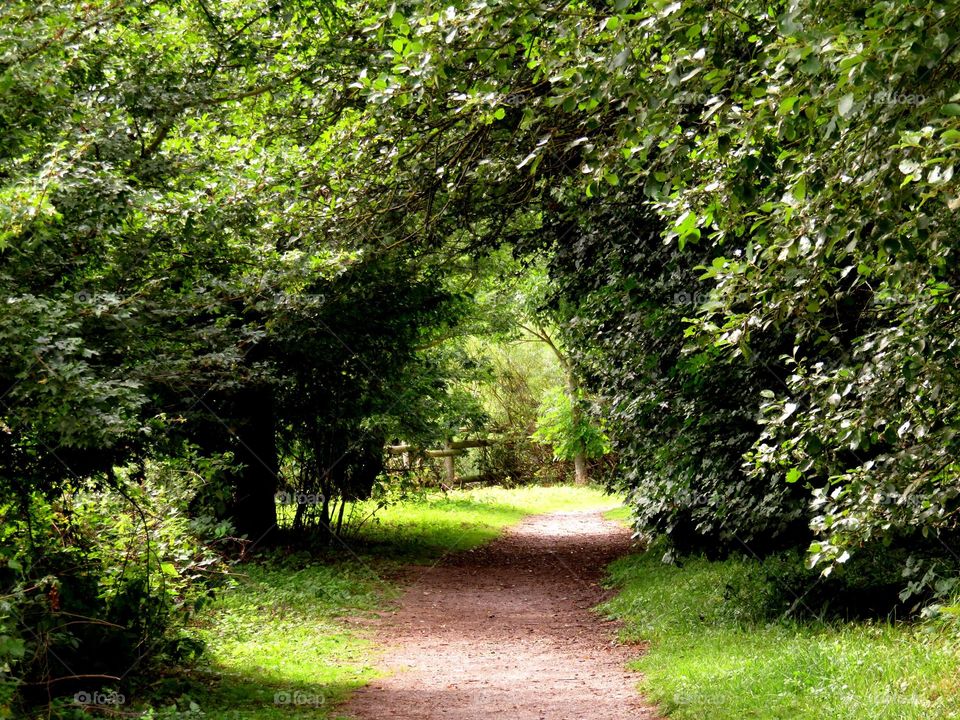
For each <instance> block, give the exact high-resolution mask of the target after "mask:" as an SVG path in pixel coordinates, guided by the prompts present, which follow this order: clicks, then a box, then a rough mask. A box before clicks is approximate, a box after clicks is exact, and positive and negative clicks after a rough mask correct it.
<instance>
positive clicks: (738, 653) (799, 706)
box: [603, 553, 960, 720]
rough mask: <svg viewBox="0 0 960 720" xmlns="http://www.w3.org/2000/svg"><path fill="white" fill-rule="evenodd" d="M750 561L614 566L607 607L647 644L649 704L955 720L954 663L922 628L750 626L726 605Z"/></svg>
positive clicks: (678, 711)
mask: <svg viewBox="0 0 960 720" xmlns="http://www.w3.org/2000/svg"><path fill="white" fill-rule="evenodd" d="M751 562H753V561H752V560H744V559H730V560H726V561H722V562H710V561H707V560H705V559H699V558H693V559H687V560H685V561H684V562H683V564H682V567H677V566H673V565H664V564H663V563H662V562H661V561H660V553H647V554H644V555H635V556H631V557H628V558H624V559H622V560H620V561H618V562H616V563H614V564H613V566H612V568H611V571H612V578H613V580H614V582H615V583H616V584H617V585H618V586H621V587H622V590H621V592H620V594H619V595H618V596H617V597H615V598H614V599H612V600H611V601H609V602H608V603H607V604H606V605H604V606H603V610H604V611H605V612H607V613H609V614H610V615H613V616H616V617H618V618H621V619H623V620H624V621H625V622H626V628H625V630H624V634H625V636H626V637H627V638H628V639H632V640H644V641H649V643H650V646H649V650H648V652H647V654H645V655H644V656H643V657H642V658H640V659H639V660H638V661H637V662H636V667H637V669H639V670H640V671H642V672H643V674H644V681H643V684H642V689H643V691H644V692H645V693H646V694H647V696H648V697H649V698H650V699H651V700H653V701H655V702H657V703H658V704H659V705H660V708H661V710H662V711H663V712H664V713H666V714H667V715H668V716H669V717H671V718H680V719H682V720H702V719H703V718H710V720H740V719H742V718H755V719H757V720H781V719H783V720H787V719H789V720H794V719H797V720H804V719H809V720H823V719H825V718H829V719H830V720H863V719H865V718H870V720H941V719H944V720H945V719H946V718H957V717H960V693H958V692H957V688H958V680H960V653H958V648H957V647H956V645H955V643H954V642H953V641H952V639H951V638H950V637H949V636H948V635H946V634H944V633H942V632H938V631H935V630H934V629H933V628H931V627H928V626H923V625H910V624H890V623H885V622H875V623H852V622H849V623H844V622H835V623H819V622H808V623H807V622H800V621H792V620H785V619H784V620H779V621H774V622H769V621H764V620H761V619H758V618H755V617H753V616H752V615H751V613H750V611H749V610H747V609H744V608H742V607H738V606H736V605H734V604H733V603H731V601H730V600H728V599H727V598H726V597H725V588H726V587H727V586H728V584H730V583H731V582H733V581H734V580H735V579H736V578H738V577H739V576H741V575H742V574H743V573H744V571H745V569H746V567H747V565H748V564H749V563H751Z"/></svg>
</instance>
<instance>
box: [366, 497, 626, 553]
mask: <svg viewBox="0 0 960 720" xmlns="http://www.w3.org/2000/svg"><path fill="white" fill-rule="evenodd" d="M616 504H617V500H615V499H614V498H611V497H610V496H609V495H605V494H604V493H603V492H601V491H600V490H597V489H596V488H593V487H574V486H570V485H556V486H550V487H541V486H527V487H519V488H510V489H507V488H500V487H487V488H478V489H475V490H462V491H460V490H457V491H453V492H450V493H447V494H446V495H444V494H440V493H435V494H430V495H427V496H425V497H423V498H420V499H419V500H413V501H407V502H401V503H398V504H395V505H391V506H389V507H387V508H384V509H383V510H381V511H380V512H379V513H377V515H376V517H375V518H374V520H372V521H370V522H368V523H367V524H366V525H364V526H363V528H362V533H361V537H362V539H363V540H364V541H365V542H366V543H369V544H370V545H369V547H368V552H370V553H372V554H375V555H376V556H377V557H379V558H384V557H389V558H397V559H403V560H405V561H407V562H429V561H431V560H434V559H435V558H437V557H438V556H441V555H444V554H445V553H448V552H456V551H461V550H466V549H468V548H471V547H476V546H477V545H480V544H482V543H485V542H488V541H490V540H492V539H493V538H495V537H496V536H497V535H499V534H500V532H501V531H502V530H503V529H504V528H505V527H508V526H510V525H513V524H515V523H518V522H520V520H522V519H523V518H524V517H526V516H527V515H531V514H534V513H548V512H562V511H568V510H602V509H606V508H609V507H611V506H613V505H616Z"/></svg>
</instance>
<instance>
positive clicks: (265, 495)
mask: <svg viewBox="0 0 960 720" xmlns="http://www.w3.org/2000/svg"><path fill="white" fill-rule="evenodd" d="M236 410H237V412H236V417H237V425H236V429H235V430H234V433H233V439H234V442H233V451H234V454H235V457H236V460H237V462H238V463H240V464H242V466H243V467H242V468H241V469H240V471H239V472H238V474H237V475H236V477H235V485H234V502H233V512H232V518H233V522H234V525H235V527H236V530H237V533H239V534H240V535H246V536H247V538H249V539H250V540H252V541H253V543H254V544H255V545H256V544H257V543H261V542H263V541H264V540H265V539H266V538H267V537H268V536H269V535H270V534H271V533H272V532H273V531H274V530H275V529H276V527H277V505H276V498H275V496H276V492H277V473H278V472H279V464H278V460H277V439H276V434H275V428H274V419H273V398H272V396H271V394H270V392H269V390H266V389H251V390H247V391H244V392H243V393H241V395H240V396H239V397H237V398H236Z"/></svg>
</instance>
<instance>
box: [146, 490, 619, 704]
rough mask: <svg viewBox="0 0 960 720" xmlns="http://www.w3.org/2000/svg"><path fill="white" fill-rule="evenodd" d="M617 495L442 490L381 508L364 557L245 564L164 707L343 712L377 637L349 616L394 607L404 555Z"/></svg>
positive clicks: (471, 542)
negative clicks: (193, 664)
mask: <svg viewBox="0 0 960 720" xmlns="http://www.w3.org/2000/svg"><path fill="white" fill-rule="evenodd" d="M615 502H616V501H614V500H612V499H611V498H610V497H609V496H605V495H603V494H602V493H601V492H600V491H598V490H595V489H592V488H575V487H567V486H557V487H523V488H516V489H509V490H507V489H502V488H483V489H477V490H470V491H456V492H451V493H449V494H447V495H441V494H431V495H427V496H423V497H420V498H417V499H408V500H406V501H403V502H400V503H397V504H395V505H392V506H390V507H388V508H385V509H383V510H382V511H381V512H380V513H378V514H377V516H376V520H375V521H370V522H368V523H366V524H365V525H364V526H363V527H362V529H361V534H360V537H359V538H355V539H354V541H353V545H354V550H353V552H356V553H357V555H353V554H352V552H347V551H345V550H343V549H342V548H341V549H338V550H336V553H337V557H338V559H336V560H331V559H330V558H329V557H327V558H320V557H314V556H312V555H311V554H310V553H307V552H296V553H288V554H285V555H284V554H281V553H275V554H272V555H271V556H270V557H269V558H265V559H263V560H262V561H260V562H257V563H247V564H245V565H242V566H240V567H239V568H237V572H238V573H239V574H240V577H239V579H238V582H237V585H236V587H234V588H233V589H231V590H229V591H227V592H225V593H224V594H223V595H222V597H221V598H220V599H219V600H217V602H216V603H215V604H214V607H213V608H212V609H211V610H210V611H209V612H208V613H207V614H206V615H205V616H204V617H203V618H202V619H201V620H200V621H199V628H198V630H199V633H200V634H201V636H202V638H203V639H204V641H205V642H206V644H207V647H208V651H207V653H206V655H205V660H204V665H203V666H202V667H201V668H200V669H199V670H198V671H197V672H196V673H194V674H193V676H192V677H191V678H190V679H189V682H188V683H187V684H186V687H185V688H179V689H178V690H177V693H179V694H180V697H179V699H178V700H177V702H176V706H177V708H179V711H174V710H172V709H170V710H166V711H163V710H161V711H158V712H157V716H158V717H165V716H166V717H171V718H172V717H193V715H191V714H190V713H189V710H188V709H189V707H190V703H194V704H195V705H196V706H197V707H198V708H199V710H200V711H202V712H203V713H204V715H203V717H204V718H205V719H206V720H248V719H249V720H253V719H256V720H308V719H310V720H320V719H323V718H329V717H332V716H334V715H335V711H334V706H335V705H336V704H337V703H338V702H339V701H341V700H343V699H344V698H345V697H346V696H347V695H348V694H349V693H350V692H351V691H352V690H354V689H356V688H357V687H360V686H361V685H363V684H364V683H366V682H368V681H369V680H370V679H371V678H373V677H374V676H375V675H376V670H375V664H376V659H377V648H376V646H375V644H374V642H373V641H372V640H371V638H369V637H367V636H365V635H364V633H363V632H362V631H357V630H355V629H354V628H353V627H351V626H350V625H349V624H348V623H346V622H345V621H344V620H343V617H344V616H351V615H352V616H359V615H364V614H371V613H376V612H379V611H382V610H384V609H385V608H387V607H388V606H389V604H390V603H391V601H392V600H393V599H394V598H395V597H396V592H397V588H396V587H395V586H394V585H393V584H392V583H390V582H389V581H386V580H384V579H383V577H384V575H387V576H389V574H390V573H389V571H390V570H391V569H393V568H395V567H396V566H397V564H398V563H399V562H401V561H402V562H429V561H431V560H434V559H436V558H437V557H440V556H442V555H443V554H445V553H447V552H450V551H457V550H465V549H467V548H470V547H475V546H477V545H479V544H482V543H484V542H487V541H489V540H491V539H493V538H494V537H496V536H497V535H498V534H499V533H500V532H501V531H502V530H503V529H504V528H505V527H507V526H509V525H512V524H515V523H517V522H519V521H520V520H522V519H523V518H524V517H525V516H526V515H529V514H533V513H543V512H553V511H563V510H582V509H603V508H608V507H610V506H611V505H612V504H615ZM368 509H369V508H368ZM284 700H289V701H290V702H287V703H284V702H283V701H284ZM276 701H280V702H276ZM185 710H186V712H184V711H185Z"/></svg>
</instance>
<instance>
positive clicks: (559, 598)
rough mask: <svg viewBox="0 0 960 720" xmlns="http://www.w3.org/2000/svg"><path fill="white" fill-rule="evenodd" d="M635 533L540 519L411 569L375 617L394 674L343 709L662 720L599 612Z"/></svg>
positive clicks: (461, 718)
mask: <svg viewBox="0 0 960 720" xmlns="http://www.w3.org/2000/svg"><path fill="white" fill-rule="evenodd" d="M629 548H630V533H629V531H628V530H626V529H624V528H623V527H621V526H620V525H618V524H616V523H613V522H609V521H607V520H604V519H603V518H602V517H601V515H600V514H598V513H587V512H572V513H553V514H550V515H540V516H536V517H533V518H529V519H528V520H526V521H525V522H523V523H521V524H520V525H519V526H517V527H516V528H514V529H512V530H510V531H509V532H507V533H506V534H505V535H504V536H502V537H501V538H500V539H498V540H496V541H495V542H493V543H492V544H490V545H488V546H486V547H483V548H479V549H476V550H473V551H469V552H464V553H460V554H457V555H454V556H450V557H448V558H446V559H445V560H443V561H442V562H441V563H439V564H437V565H436V566H434V567H431V568H411V576H410V578H409V580H410V584H409V586H408V588H407V590H406V592H405V594H404V596H403V598H402V599H401V601H400V606H399V609H398V610H397V611H396V612H395V613H393V614H392V615H388V616H386V617H384V618H383V619H381V620H380V621H378V622H376V624H375V627H371V630H373V633H371V634H372V635H374V638H375V640H376V641H377V642H378V643H379V644H381V645H384V646H385V647H386V651H385V653H384V657H383V661H382V669H383V670H385V671H387V674H386V675H385V676H383V677H381V678H379V679H377V680H374V681H373V682H372V683H371V684H370V685H368V686H367V687H365V688H363V689H362V690H360V691H358V692H357V693H356V694H355V695H354V696H353V697H352V698H351V699H350V700H349V701H348V702H347V703H346V704H345V705H344V706H343V707H342V709H341V711H342V712H343V713H345V714H346V715H348V716H350V717H353V718H358V719H359V720H382V719H383V718H404V719H408V720H414V719H418V720H436V719H438V718H444V719H445V720H473V719H475V718H476V719H477V720H479V719H480V718H483V719H484V720H488V719H489V718H496V717H498V716H500V717H502V718H504V720H507V719H509V720H533V719H536V720H540V719H541V718H542V719H544V720H601V719H602V720H621V719H623V720H626V719H627V718H630V720H652V719H653V718H655V717H656V713H655V711H654V709H653V708H652V707H651V706H649V705H648V704H646V703H644V701H643V700H642V699H641V698H640V696H639V695H638V694H637V693H636V691H635V686H636V683H637V681H638V680H639V677H638V676H637V675H636V674H635V673H632V672H630V671H628V670H627V669H626V663H627V662H628V660H629V659H630V657H631V655H632V654H635V651H634V652H633V653H632V652H631V650H630V648H627V647H624V646H623V645H620V644H618V643H617V642H616V641H615V635H616V626H615V625H614V624H613V623H610V622H606V621H604V620H603V618H602V617H600V616H598V615H597V614H595V613H594V612H592V611H591V608H592V607H593V606H595V605H596V604H597V603H598V602H600V601H601V600H603V599H604V592H603V589H602V588H601V587H600V584H599V583H600V580H601V578H602V574H603V569H604V567H605V566H606V565H607V563H609V562H610V561H611V560H613V559H615V558H616V557H618V556H620V555H623V554H624V553H626V552H627V551H628V550H629Z"/></svg>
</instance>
